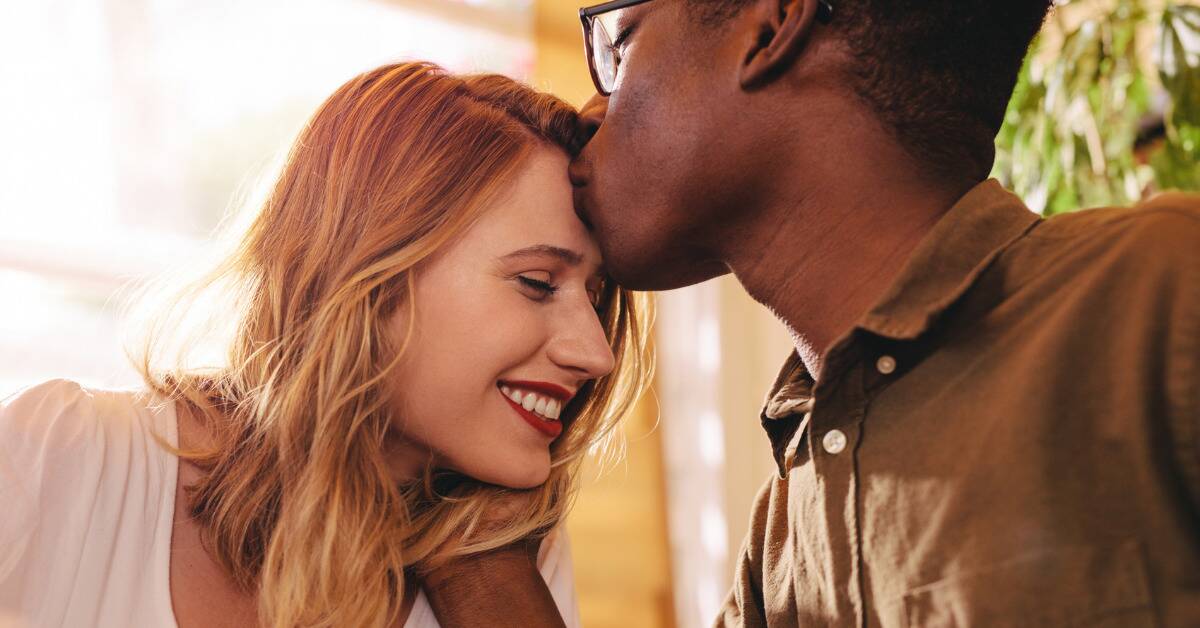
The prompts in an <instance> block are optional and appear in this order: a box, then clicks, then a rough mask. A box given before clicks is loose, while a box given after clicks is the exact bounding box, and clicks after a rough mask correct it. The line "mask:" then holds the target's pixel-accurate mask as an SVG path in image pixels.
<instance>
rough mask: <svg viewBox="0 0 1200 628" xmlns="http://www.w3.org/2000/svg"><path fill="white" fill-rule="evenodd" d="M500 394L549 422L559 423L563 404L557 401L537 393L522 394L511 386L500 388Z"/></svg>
mask: <svg viewBox="0 0 1200 628" xmlns="http://www.w3.org/2000/svg"><path fill="white" fill-rule="evenodd" d="M500 392H501V393H502V394H503V395H504V396H505V397H508V398H509V399H511V400H512V402H513V403H515V404H517V405H519V406H521V407H522V408H525V409H526V410H529V411H530V412H534V413H536V414H538V415H539V416H541V417H542V418H544V419H546V420H547V421H557V420H558V417H559V415H561V414H562V408H563V404H562V402H561V401H559V400H557V399H552V398H549V397H542V396H541V395H538V394H537V393H532V392H529V393H527V392H522V391H520V390H516V389H514V388H511V387H509V386H500Z"/></svg>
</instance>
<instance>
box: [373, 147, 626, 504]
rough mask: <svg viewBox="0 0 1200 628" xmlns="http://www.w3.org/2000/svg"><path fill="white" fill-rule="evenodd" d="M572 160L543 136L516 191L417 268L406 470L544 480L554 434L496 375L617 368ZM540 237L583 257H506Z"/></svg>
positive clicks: (562, 378) (400, 428)
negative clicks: (579, 212)
mask: <svg viewBox="0 0 1200 628" xmlns="http://www.w3.org/2000/svg"><path fill="white" fill-rule="evenodd" d="M566 169H567V157H566V155H565V154H563V153H562V152H561V151H558V150H556V149H551V148H545V147H538V148H537V149H536V151H535V152H534V153H533V154H532V155H531V156H530V158H529V161H528V164H527V166H526V167H525V168H524V169H523V171H522V172H521V174H520V175H519V177H518V179H517V180H516V181H515V183H514V185H513V187H512V189H511V191H509V193H508V194H507V196H506V197H505V198H503V199H501V200H500V201H499V203H498V204H497V205H496V206H495V207H494V208H492V209H490V210H489V211H488V212H487V213H485V214H484V215H483V216H482V217H481V218H480V219H479V220H478V221H477V222H476V223H475V224H474V225H473V226H472V227H471V228H470V229H468V230H467V232H466V233H464V234H463V235H462V236H461V237H460V238H459V239H457V240H456V241H454V242H453V243H452V244H451V245H450V246H449V247H448V248H447V249H446V250H444V251H442V252H441V253H439V254H438V256H437V257H435V258H434V259H433V260H431V261H430V262H428V263H427V264H426V265H424V266H423V267H422V268H421V269H419V271H418V274H417V279H416V294H415V301H416V308H417V312H416V319H417V320H416V321H415V325H414V327H413V334H414V335H413V337H412V338H411V340H410V343H409V346H408V349H407V351H406V352H405V354H404V358H403V360H402V362H401V364H400V366H399V368H398V369H397V372H396V376H395V382H396V384H397V386H396V390H397V393H396V404H395V406H396V407H395V410H396V411H395V412H394V415H395V416H396V417H397V425H396V429H395V430H394V432H393V433H394V435H395V437H394V438H393V439H392V441H391V445H392V448H393V449H394V452H393V455H391V456H390V458H391V459H392V460H395V461H396V462H397V466H396V468H395V470H396V474H397V475H398V476H401V477H414V476H416V475H417V474H418V473H419V472H420V470H421V467H422V465H425V464H433V465H435V466H436V467H439V468H447V469H453V470H455V471H459V472H461V473H463V474H465V475H468V476H471V477H473V478H476V479H479V480H482V481H484V482H488V483H492V484H499V485H501V486H507V487H510V488H532V487H535V486H538V485H540V484H542V483H543V482H545V481H546V477H547V476H548V475H549V473H550V450H549V446H550V443H551V442H552V441H553V439H552V438H551V437H549V436H546V435H544V434H542V433H540V432H538V431H536V430H534V429H533V428H532V427H530V426H529V425H528V424H527V423H525V421H523V420H521V419H520V417H519V416H518V415H517V414H516V413H515V412H514V411H513V409H512V408H511V407H510V406H509V405H508V403H506V402H505V400H504V398H503V397H502V395H501V393H500V391H499V389H498V387H497V384H498V382H500V381H535V382H548V383H551V384H555V385H558V386H561V387H563V388H565V389H567V390H569V391H571V392H574V391H577V390H578V389H579V388H580V387H581V386H583V385H584V384H585V383H586V382H587V381H588V380H591V379H595V378H598V377H601V376H603V375H606V374H607V373H608V372H610V371H611V370H612V368H613V355H612V350H611V348H610V347H609V345H608V340H607V339H606V338H605V336H604V330H603V328H602V327H601V326H600V319H599V317H598V316H597V315H596V311H595V309H594V307H593V304H594V303H595V301H596V299H597V297H598V295H599V294H600V290H601V288H602V283H601V282H602V279H601V276H600V275H599V273H600V251H599V248H598V247H597V245H596V243H595V240H594V239H593V238H592V237H591V235H590V234H588V232H587V229H586V228H585V227H584V225H583V223H581V222H580V221H579V219H578V218H577V217H576V216H575V214H574V211H573V205H572V200H571V194H572V191H571V185H570V183H569V181H568V180H567V176H566ZM541 245H548V246H552V247H557V248H560V249H565V250H568V251H572V252H573V253H574V254H576V255H577V256H578V258H579V259H578V261H577V263H570V262H569V261H567V260H564V259H562V258H560V257H557V256H555V255H551V254H547V253H540V254H531V255H520V256H516V257H508V256H509V255H510V254H512V253H513V252H515V251H519V250H522V249H526V248H528V247H534V246H541ZM529 280H533V281H535V282H544V283H547V284H550V285H552V286H555V287H556V288H557V290H556V291H555V292H554V293H553V294H548V293H547V292H545V291H543V290H542V289H540V288H538V287H535V286H534V285H530V284H529V283H528V282H529ZM408 325H409V321H408V316H407V309H406V308H401V311H400V313H399V314H397V316H396V317H395V319H394V320H393V321H392V323H391V327H392V329H393V331H394V332H395V334H396V337H397V338H402V337H403V335H404V333H405V331H406V329H407V328H408Z"/></svg>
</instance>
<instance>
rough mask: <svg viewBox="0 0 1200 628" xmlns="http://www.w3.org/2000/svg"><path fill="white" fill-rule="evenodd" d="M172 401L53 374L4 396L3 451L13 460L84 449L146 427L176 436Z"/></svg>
mask: <svg viewBox="0 0 1200 628" xmlns="http://www.w3.org/2000/svg"><path fill="white" fill-rule="evenodd" d="M167 409H168V405H167V404H164V403H162V402H161V401H160V400H157V399H156V398H155V397H154V396H153V395H151V394H149V393H147V392H146V391H144V390H136V389H129V390H110V389H102V388H93V387H88V386H84V385H83V384H80V383H79V382H76V381H72V380H67V379H53V380H49V381H46V382H42V383H40V384H36V385H34V386H30V387H27V388H25V389H22V390H19V391H17V392H15V393H13V394H11V395H9V396H8V397H6V398H4V399H3V400H0V451H4V452H6V453H7V454H9V457H10V458H13V459H26V458H28V457H30V456H38V457H46V456H51V457H55V458H60V459H62V461H63V462H67V461H69V460H71V459H73V458H75V457H76V456H78V455H79V454H81V453H85V452H87V451H91V450H95V449H98V448H103V447H105V445H106V444H109V443H113V442H119V441H128V440H131V439H137V437H139V436H144V435H145V434H146V433H147V432H148V431H151V430H152V431H156V432H166V433H164V434H162V435H163V437H173V434H174V429H173V427H174V426H173V425H170V423H171V422H170V421H168V420H166V419H167V418H168V417H167V416H166V415H167V414H171V413H170V412H165V410H167Z"/></svg>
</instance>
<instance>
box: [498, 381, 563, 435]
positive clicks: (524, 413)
mask: <svg viewBox="0 0 1200 628" xmlns="http://www.w3.org/2000/svg"><path fill="white" fill-rule="evenodd" d="M496 392H497V393H499V394H500V396H501V397H503V398H504V402H505V403H507V404H508V405H509V407H511V408H512V409H513V410H515V411H516V413H517V414H518V415H520V417H521V418H522V419H525V422H526V423H528V424H529V425H530V426H532V427H533V429H535V430H537V431H539V432H541V433H542V434H545V435H546V436H549V437H550V438H552V439H554V438H558V435H559V434H562V430H563V426H562V423H561V422H559V421H551V420H548V419H543V418H542V417H540V416H538V415H536V414H534V413H533V412H532V411H530V410H526V409H525V408H523V407H521V405H520V404H518V403H517V402H515V401H513V400H512V399H509V398H508V396H507V395H505V394H504V393H503V392H500V390H499V389H497V390H496Z"/></svg>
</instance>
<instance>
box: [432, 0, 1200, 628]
mask: <svg viewBox="0 0 1200 628" xmlns="http://www.w3.org/2000/svg"><path fill="white" fill-rule="evenodd" d="M1049 4H1050V3H1049V0H1007V1H1005V2H994V1H992V0H929V1H917V0H909V1H892V2H889V1H887V0H831V1H830V3H829V4H826V3H824V2H820V1H818V0H648V1H644V2H638V3H634V4H633V5H632V6H628V7H626V8H623V9H621V15H620V17H619V19H618V20H616V23H615V29H614V30H615V31H616V32H614V33H611V35H612V36H613V39H614V40H615V46H614V47H613V48H611V49H606V48H605V47H604V45H603V44H604V41H603V39H602V38H597V37H595V36H593V38H592V41H593V42H596V41H598V42H599V44H600V45H595V44H594V45H593V46H592V49H591V50H590V52H591V55H592V57H593V58H592V65H593V75H594V78H595V79H596V82H597V87H598V88H599V89H600V90H601V91H602V92H603V91H611V96H610V97H609V98H608V99H607V100H605V99H602V98H601V99H594V100H593V101H592V103H590V104H589V106H588V107H587V108H586V110H585V117H586V118H588V119H589V120H590V121H591V123H592V124H593V126H595V127H596V131H595V135H594V137H593V138H592V140H591V142H590V143H589V144H588V146H587V147H586V149H585V150H584V151H583V152H582V154H581V155H580V156H579V157H578V159H577V160H576V161H575V163H573V165H572V171H571V176H572V180H573V182H574V183H575V185H576V187H577V203H578V205H579V211H580V215H581V217H582V218H583V219H584V220H585V221H587V222H588V223H589V225H590V226H591V227H592V228H593V229H594V231H595V233H596V234H597V237H598V238H599V241H600V244H601V247H602V249H603V252H604V256H605V260H606V263H607V265H608V267H609V269H610V272H611V273H612V274H613V276H614V277H615V278H616V279H617V280H619V281H621V282H622V283H624V284H625V285H628V286H630V287H633V288H638V289H649V290H665V289H671V288H677V287H681V286H686V285H690V284H693V283H696V282H699V281H704V280H706V279H709V278H712V277H716V276H718V275H722V274H724V273H729V272H731V273H733V274H734V275H735V276H736V277H737V279H738V280H739V281H740V282H741V284H742V285H743V286H744V287H745V288H746V290H747V291H748V292H749V293H750V294H751V295H752V296H753V297H754V298H755V299H757V300H758V301H759V302H761V303H763V304H764V305H766V306H767V307H769V308H770V309H771V310H772V311H773V312H775V313H776V314H777V315H778V317H779V318H780V319H781V321H782V322H784V323H785V324H786V325H787V326H788V328H789V330H791V332H792V336H793V338H794V341H795V348H796V354H795V356H794V357H793V358H792V359H791V360H789V361H788V363H787V364H786V365H785V366H784V368H783V370H782V372H781V373H780V376H779V379H778V381H777V382H776V384H775V387H774V389H773V390H772V393H771V396H770V397H769V399H768V402H767V404H766V406H765V408H764V410H763V412H762V415H761V417H760V420H761V422H762V426H763V428H764V429H765V431H766V433H767V435H768V437H769V439H770V442H771V446H772V450H773V453H774V456H775V460H776V462H777V463H778V471H779V473H778V477H776V478H772V479H771V480H770V481H769V482H768V484H767V485H766V486H765V487H764V488H763V490H762V492H761V493H760V495H759V497H758V499H757V502H756V505H755V508H754V512H753V515H752V517H753V519H752V525H751V532H750V534H749V536H748V538H747V539H746V543H745V545H744V546H743V548H742V551H741V556H740V560H739V565H738V572H737V576H736V582H735V585H734V587H733V591H732V592H731V593H730V596H729V598H728V600H727V602H726V604H725V607H724V609H723V610H722V612H721V615H720V617H719V618H718V619H717V624H718V625H720V626H785V627H786V626H851V625H854V626H908V625H917V626H926V625H934V626H950V625H981V626H1001V625H1002V626H1035V625H1036V626H1042V625H1046V626H1058V625H1067V624H1071V625H1074V624H1087V625H1093V624H1094V625H1105V626H1149V625H1163V626H1196V625H1200V197H1197V196H1189V195H1183V194H1174V195H1164V196H1161V197H1158V198H1157V199H1155V200H1153V201H1150V202H1148V203H1145V204H1144V205H1142V206H1139V207H1138V208H1135V209H1132V210H1129V209H1103V210H1095V211H1089V212H1080V213H1076V214H1070V215H1067V216H1063V217H1059V218H1054V219H1050V220H1043V219H1041V218H1040V217H1039V216H1037V215H1035V214H1033V213H1032V212H1030V211H1029V210H1028V209H1027V208H1026V207H1025V206H1024V205H1023V204H1022V203H1021V201H1020V200H1019V199H1017V198H1016V197H1014V196H1013V195H1011V194H1009V193H1008V192H1007V191H1005V190H1004V189H1002V188H1001V187H1000V185H999V184H998V183H996V182H995V181H987V180H986V177H987V174H988V172H989V170H990V168H991V165H992V161H993V157H994V148H993V138H994V136H995V133H996V132H997V130H998V129H999V128H1000V124H1001V121H1002V118H1003V114H1004V110H1005V106H1006V103H1007V101H1008V98H1009V96H1010V94H1011V91H1012V88H1013V86H1014V83H1015V81H1016V76H1017V72H1018V70H1019V68H1020V65H1021V63H1022V59H1023V57H1024V55H1025V53H1026V50H1027V48H1028V45H1029V42H1030V40H1031V38H1032V37H1033V36H1034V34H1035V33H1036V32H1037V30H1038V28H1039V27H1040V25H1041V23H1042V21H1043V19H1044V16H1045V14H1046V11H1047V9H1048V5H1049ZM591 26H592V28H593V29H595V28H596V24H592V25H591ZM606 33H607V31H606ZM593 35H594V33H593ZM605 50H610V51H611V52H610V53H604V52H603V51H605ZM597 51H600V53H599V54H598V52H597ZM606 54H607V56H605V55H606ZM523 556H524V555H523V554H522V553H521V551H520V550H517V549H514V550H511V551H501V552H496V553H494V554H490V555H483V556H478V557H473V558H471V559H464V560H463V561H462V562H461V563H460V564H457V565H450V566H448V567H447V568H446V569H445V570H442V571H440V572H438V573H436V574H432V575H431V576H432V577H431V578H430V579H429V580H428V581H427V587H429V588H430V589H431V590H432V595H431V597H432V598H433V599H434V602H435V606H436V607H437V608H438V609H439V613H440V614H441V617H442V621H443V625H445V626H453V625H488V626H499V625H513V626H516V625H520V626H533V625H557V624H556V623H555V622H557V621H558V620H557V618H556V617H555V616H554V611H553V605H552V604H549V605H547V603H546V601H547V599H548V596H545V595H529V594H527V592H534V593H537V592H538V590H539V586H540V587H541V588H544V586H543V585H540V583H539V582H538V578H537V574H536V570H534V569H533V568H532V567H531V565H532V563H531V561H529V560H528V559H527V558H523ZM450 592H453V593H450ZM464 600H470V602H469V603H468V604H467V605H466V607H463V606H459V607H457V608H456V607H453V606H452V604H454V603H458V604H462V603H463V601H464Z"/></svg>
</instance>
